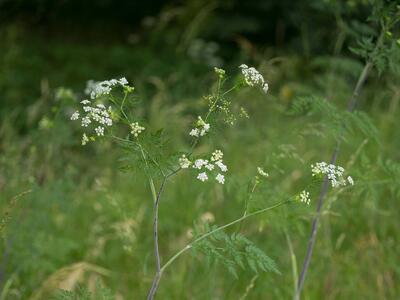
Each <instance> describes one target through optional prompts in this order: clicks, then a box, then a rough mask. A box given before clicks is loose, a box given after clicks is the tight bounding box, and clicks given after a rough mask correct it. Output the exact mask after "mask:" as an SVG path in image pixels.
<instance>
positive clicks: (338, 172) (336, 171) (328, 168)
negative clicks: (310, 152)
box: [311, 162, 354, 187]
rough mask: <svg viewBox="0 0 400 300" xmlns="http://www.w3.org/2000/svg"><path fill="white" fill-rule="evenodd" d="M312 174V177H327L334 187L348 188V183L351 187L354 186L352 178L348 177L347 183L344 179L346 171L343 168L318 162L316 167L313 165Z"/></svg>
mask: <svg viewBox="0 0 400 300" xmlns="http://www.w3.org/2000/svg"><path fill="white" fill-rule="evenodd" d="M311 172H312V176H319V175H325V176H326V177H327V178H328V180H329V181H330V182H331V186H332V187H340V186H346V185H347V182H348V183H349V184H351V185H353V184H354V181H353V178H351V177H350V176H348V177H347V181H346V179H345V178H344V177H343V174H344V172H345V170H344V168H343V167H341V166H335V165H333V164H327V163H326V162H318V163H316V164H315V165H311ZM349 178H350V179H349Z"/></svg>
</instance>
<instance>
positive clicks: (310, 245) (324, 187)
mask: <svg viewBox="0 0 400 300" xmlns="http://www.w3.org/2000/svg"><path fill="white" fill-rule="evenodd" d="M384 32H385V30H382V32H381V34H380V36H379V38H378V41H377V43H376V46H375V49H374V51H373V54H372V56H373V55H374V54H375V53H376V52H377V51H378V49H379V48H380V47H381V44H382V42H383V34H384ZM372 66H373V63H372V61H371V59H369V60H368V61H367V63H366V64H365V66H364V68H363V70H362V72H361V74H360V76H359V78H358V81H357V84H356V86H355V88H354V90H353V94H352V96H351V98H350V101H349V103H348V106H347V111H348V112H350V113H351V112H353V111H354V109H355V107H356V104H357V100H358V96H359V94H360V91H361V89H362V87H363V85H364V83H365V80H366V79H367V76H368V74H369V72H370V70H371V68H372ZM343 129H344V128H343V126H342V128H341V130H340V132H339V137H338V139H337V142H336V146H335V149H334V151H333V153H332V157H331V160H330V163H331V164H335V162H336V159H337V156H338V154H339V150H340V146H341V143H342V135H343ZM328 186H329V179H328V177H327V176H325V178H324V181H323V183H322V187H321V191H320V194H319V198H318V205H317V210H316V214H315V216H314V219H313V222H312V226H311V234H310V238H309V240H308V246H307V252H306V256H305V258H304V263H303V268H302V270H301V274H300V277H299V280H298V283H297V289H296V293H295V295H294V300H300V295H301V290H302V288H303V286H304V281H305V278H306V274H307V271H308V269H309V266H310V262H311V256H312V253H313V249H314V245H315V240H316V237H317V228H318V222H319V219H320V217H321V208H322V205H323V202H324V199H325V196H326V194H327V192H328Z"/></svg>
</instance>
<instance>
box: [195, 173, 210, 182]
mask: <svg viewBox="0 0 400 300" xmlns="http://www.w3.org/2000/svg"><path fill="white" fill-rule="evenodd" d="M197 179H198V180H200V181H203V182H204V181H206V180H208V176H207V173H206V172H203V173H200V174H199V175H197Z"/></svg>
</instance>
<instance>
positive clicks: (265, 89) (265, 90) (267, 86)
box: [262, 83, 269, 94]
mask: <svg viewBox="0 0 400 300" xmlns="http://www.w3.org/2000/svg"><path fill="white" fill-rule="evenodd" d="M262 89H263V91H264V93H265V94H266V93H268V89H269V85H268V83H264V86H263V88H262Z"/></svg>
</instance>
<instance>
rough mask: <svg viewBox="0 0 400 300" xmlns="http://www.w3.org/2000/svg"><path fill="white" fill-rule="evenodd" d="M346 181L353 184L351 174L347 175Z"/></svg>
mask: <svg viewBox="0 0 400 300" xmlns="http://www.w3.org/2000/svg"><path fill="white" fill-rule="evenodd" d="M347 181H348V182H349V183H350V184H351V185H354V180H353V178H352V177H351V176H347Z"/></svg>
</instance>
